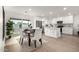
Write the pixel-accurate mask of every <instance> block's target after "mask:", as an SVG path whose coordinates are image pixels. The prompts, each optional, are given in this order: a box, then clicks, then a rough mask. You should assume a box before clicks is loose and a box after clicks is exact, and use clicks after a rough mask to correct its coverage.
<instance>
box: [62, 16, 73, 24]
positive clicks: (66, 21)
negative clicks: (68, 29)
mask: <svg viewBox="0 0 79 59" xmlns="http://www.w3.org/2000/svg"><path fill="white" fill-rule="evenodd" d="M62 20H63V23H65V24H67V23H68V24H72V23H73V16H66V17H63V19H62Z"/></svg>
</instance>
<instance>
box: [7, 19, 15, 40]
mask: <svg viewBox="0 0 79 59" xmlns="http://www.w3.org/2000/svg"><path fill="white" fill-rule="evenodd" d="M13 24H14V23H13V22H12V21H10V20H9V21H8V22H7V23H6V36H7V39H10V38H11V37H12V34H13V31H14V30H13Z"/></svg>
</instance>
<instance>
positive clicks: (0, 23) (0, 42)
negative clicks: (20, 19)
mask: <svg viewBox="0 0 79 59" xmlns="http://www.w3.org/2000/svg"><path fill="white" fill-rule="evenodd" d="M2 28H3V14H2V7H1V6H0V52H1V51H4V42H3V40H2V32H3V29H2Z"/></svg>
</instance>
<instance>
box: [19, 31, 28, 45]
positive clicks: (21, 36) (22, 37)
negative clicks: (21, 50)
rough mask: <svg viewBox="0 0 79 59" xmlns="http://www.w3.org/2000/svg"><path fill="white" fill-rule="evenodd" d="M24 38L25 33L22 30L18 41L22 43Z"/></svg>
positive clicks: (25, 37) (25, 36)
mask: <svg viewBox="0 0 79 59" xmlns="http://www.w3.org/2000/svg"><path fill="white" fill-rule="evenodd" d="M24 39H27V34H26V33H25V32H24V31H23V32H22V34H21V35H20V41H19V43H20V44H21V45H22V44H23V41H24Z"/></svg>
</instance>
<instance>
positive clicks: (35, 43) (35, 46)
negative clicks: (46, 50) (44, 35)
mask: <svg viewBox="0 0 79 59" xmlns="http://www.w3.org/2000/svg"><path fill="white" fill-rule="evenodd" d="M34 45H35V48H36V47H37V46H36V40H34Z"/></svg>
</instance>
